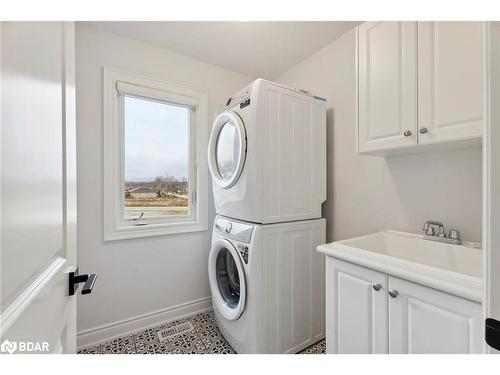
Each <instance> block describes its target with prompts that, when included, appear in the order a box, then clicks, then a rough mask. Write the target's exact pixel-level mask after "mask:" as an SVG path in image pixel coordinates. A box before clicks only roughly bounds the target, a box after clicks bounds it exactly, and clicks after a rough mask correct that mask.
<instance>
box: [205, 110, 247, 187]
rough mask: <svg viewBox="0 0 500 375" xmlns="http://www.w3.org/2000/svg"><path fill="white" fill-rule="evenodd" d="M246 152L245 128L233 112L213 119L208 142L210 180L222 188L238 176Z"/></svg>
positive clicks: (235, 180) (229, 185) (236, 180)
mask: <svg viewBox="0 0 500 375" xmlns="http://www.w3.org/2000/svg"><path fill="white" fill-rule="evenodd" d="M246 153H247V137H246V130H245V125H244V124H243V121H242V120H241V117H240V116H239V115H238V114H237V113H235V112H223V113H221V114H220V115H219V116H217V117H216V118H215V120H214V124H213V128H212V133H211V134H210V140H209V142H208V167H209V169H210V172H211V174H212V180H213V181H214V182H215V183H216V184H217V185H219V186H220V187H222V188H224V189H228V188H230V187H231V186H233V185H234V184H235V183H236V182H238V179H239V177H240V174H241V171H242V170H243V166H244V165H245V159H246Z"/></svg>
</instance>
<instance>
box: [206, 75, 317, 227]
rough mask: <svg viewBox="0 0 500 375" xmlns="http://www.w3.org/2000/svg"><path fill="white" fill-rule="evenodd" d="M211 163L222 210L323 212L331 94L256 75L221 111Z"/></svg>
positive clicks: (286, 216) (255, 216)
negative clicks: (327, 97)
mask: <svg viewBox="0 0 500 375" xmlns="http://www.w3.org/2000/svg"><path fill="white" fill-rule="evenodd" d="M208 164H209V168H210V172H211V173H212V181H213V191H214V201H215V209H216V212H217V213H218V214H220V215H224V216H227V217H232V218H236V219H240V220H245V221H250V222H255V223H264V224H265V223H277V222H285V221H294V220H305V219H313V218H319V217H321V203H322V202H324V201H325V199H326V102H325V100H324V99H322V98H318V97H315V96H312V95H309V94H306V93H304V92H301V91H299V90H294V89H290V88H287V87H284V86H281V85H278V84H275V83H272V82H269V81H266V80H263V79H258V80H256V81H254V82H253V83H252V84H250V85H249V86H248V87H246V88H245V89H243V90H242V91H240V92H239V93H238V94H236V95H235V96H233V97H231V98H230V99H228V101H227V103H226V106H225V108H224V109H223V110H222V111H221V113H220V114H219V115H218V116H216V118H215V120H214V124H213V128H212V132H211V135H210V140H209V145H208Z"/></svg>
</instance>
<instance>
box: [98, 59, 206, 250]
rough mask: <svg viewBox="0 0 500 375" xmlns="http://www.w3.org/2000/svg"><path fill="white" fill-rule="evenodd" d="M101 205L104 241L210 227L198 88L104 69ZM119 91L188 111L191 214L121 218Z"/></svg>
mask: <svg viewBox="0 0 500 375" xmlns="http://www.w3.org/2000/svg"><path fill="white" fill-rule="evenodd" d="M102 82H103V87H102V92H103V128H104V132H103V138H104V142H103V148H104V149H103V155H104V166H103V171H104V175H103V181H104V186H103V193H104V200H103V208H104V218H103V220H104V241H111V240H122V239H127V238H139V237H151V236H161V235H167V234H176V233H185V232H197V231H206V230H208V171H207V161H206V157H207V156H206V155H207V138H208V97H207V94H205V93H204V92H202V91H199V90H196V89H192V88H189V87H185V86H180V85H177V84H173V83H170V82H165V81H161V80H157V79H154V78H148V77H144V76H141V75H137V74H132V73H127V72H124V71H120V70H117V69H114V68H106V67H104V68H103V81H102ZM120 93H122V94H123V93H126V94H127V95H132V96H136V97H142V98H147V99H151V100H162V101H166V102H172V103H174V104H178V105H182V106H186V107H188V108H190V110H191V116H190V117H191V125H190V131H189V138H190V139H189V145H190V146H189V160H190V161H189V199H190V201H189V205H190V209H189V211H190V212H189V215H187V216H185V217H181V216H177V217H171V218H165V219H162V220H159V219H150V220H148V221H147V225H133V223H132V222H130V221H126V220H124V219H123V212H122V208H123V207H122V205H123V196H124V191H123V178H124V177H123V173H124V172H123V170H124V168H123V157H124V154H123V141H124V136H123V129H122V128H123V124H122V121H121V119H120V117H121V116H120V100H121V99H120V98H123V96H122V95H120Z"/></svg>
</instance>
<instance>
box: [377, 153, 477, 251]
mask: <svg viewBox="0 0 500 375" xmlns="http://www.w3.org/2000/svg"><path fill="white" fill-rule="evenodd" d="M385 160H386V163H387V169H388V171H389V173H390V175H391V177H392V182H393V184H394V187H395V189H394V191H395V192H396V193H397V194H398V197H397V198H398V199H399V201H400V207H401V208H402V210H403V214H404V216H405V219H406V221H407V224H406V225H408V226H409V227H412V228H420V227H421V226H422V225H423V223H424V222H425V221H426V220H439V221H441V222H443V223H444V225H445V227H446V230H448V229H449V228H450V227H451V228H456V229H458V230H460V233H461V235H462V238H463V239H464V240H467V241H475V242H480V241H481V217H482V216H481V206H482V203H481V184H482V176H481V148H469V149H460V150H452V151H443V152H430V153H422V154H414V155H405V156H396V157H389V158H386V159H385ZM471 182H472V183H471Z"/></svg>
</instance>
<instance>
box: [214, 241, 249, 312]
mask: <svg viewBox="0 0 500 375" xmlns="http://www.w3.org/2000/svg"><path fill="white" fill-rule="evenodd" d="M208 278H209V281H210V289H211V291H212V299H213V302H214V305H215V307H216V308H217V310H218V311H219V312H220V313H221V314H222V316H223V317H224V318H226V319H228V320H236V319H238V318H239V317H240V315H241V314H242V313H243V310H244V309H245V299H246V283H245V273H244V269H243V264H242V262H241V259H240V256H239V254H238V251H237V250H236V249H235V248H234V246H233V245H232V244H231V243H230V242H229V241H227V240H225V239H219V240H217V241H215V242H214V243H213V245H212V249H211V250H210V254H209V256H208Z"/></svg>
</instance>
